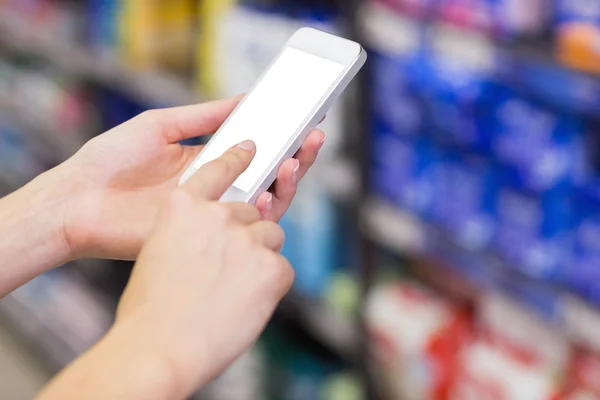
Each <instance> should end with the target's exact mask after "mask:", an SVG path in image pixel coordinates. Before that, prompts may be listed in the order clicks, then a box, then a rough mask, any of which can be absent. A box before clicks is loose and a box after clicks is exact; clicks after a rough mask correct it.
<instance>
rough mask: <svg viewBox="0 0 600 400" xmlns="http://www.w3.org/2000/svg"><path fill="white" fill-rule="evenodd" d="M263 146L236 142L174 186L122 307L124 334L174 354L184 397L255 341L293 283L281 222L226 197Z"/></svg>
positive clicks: (118, 324) (120, 318)
mask: <svg viewBox="0 0 600 400" xmlns="http://www.w3.org/2000/svg"><path fill="white" fill-rule="evenodd" d="M248 149H249V150H248ZM254 152H255V151H254V149H253V147H251V146H250V147H249V146H248V142H246V143H245V145H243V146H242V147H234V148H232V149H231V150H229V151H228V152H227V153H225V154H224V155H223V156H222V157H221V158H220V159H218V160H216V161H213V162H212V163H209V164H206V165H204V166H203V167H202V168H200V169H199V170H198V172H197V173H196V174H195V175H194V176H193V177H192V178H191V179H190V180H189V181H188V182H187V183H186V184H185V185H184V186H182V187H181V188H178V189H175V190H173V191H172V193H171V194H170V195H169V196H168V199H167V201H166V204H165V206H164V207H163V208H162V209H161V210H160V212H159V215H158V217H157V219H156V223H155V225H154V227H153V229H152V231H151V233H150V236H149V238H148V241H147V243H146V244H145V246H144V248H143V249H142V251H141V253H140V256H139V258H138V261H137V264H136V266H135V267H134V271H133V275H132V277H131V279H130V282H129V285H128V286H127V288H126V290H125V293H124V295H123V297H122V299H121V302H120V304H119V308H118V312H117V320H116V323H115V327H114V330H115V332H118V331H119V330H122V331H127V330H129V331H130V332H136V336H138V337H139V339H138V340H141V336H143V337H144V338H143V340H144V341H146V342H147V343H148V348H149V349H150V350H149V351H153V352H158V354H160V357H162V358H163V359H167V360H169V365H171V366H173V367H174V370H175V371H176V372H175V374H174V375H176V376H178V377H179V379H181V380H180V381H179V384H178V387H180V388H181V387H183V388H184V389H183V390H178V396H177V397H178V398H179V396H181V398H183V397H185V396H186V395H189V394H191V393H192V391H193V390H194V389H196V388H197V387H199V386H200V385H202V384H204V383H206V382H208V381H209V380H211V379H212V378H214V377H215V376H217V375H218V374H219V373H220V372H222V370H223V369H224V368H225V367H226V366H228V365H229V364H230V363H231V362H232V361H233V360H235V359H236V358H237V357H239V356H240V355H241V354H242V353H243V352H245V351H246V350H247V349H248V348H249V347H250V346H251V345H252V343H253V342H254V341H255V340H256V339H257V337H258V336H259V335H260V333H261V331H262V330H263V328H264V326H265V325H266V323H267V322H268V320H269V318H270V316H271V315H272V313H273V311H274V309H275V307H276V305H277V303H278V302H279V301H280V300H281V298H282V297H283V296H284V295H285V293H287V291H288V290H289V288H290V286H291V284H292V281H293V277H294V273H293V270H292V269H291V267H290V265H289V263H288V262H287V261H286V260H285V259H284V258H283V257H282V256H281V255H280V254H279V251H280V249H281V247H282V245H283V232H282V230H281V228H280V227H279V226H278V225H277V224H276V223H274V222H269V221H264V220H261V215H260V212H259V211H258V210H257V209H256V207H254V206H252V205H248V204H223V203H218V202H217V200H218V199H219V198H220V197H221V195H222V194H223V193H224V192H225V190H226V189H227V188H228V187H229V186H230V185H231V184H232V183H233V182H234V181H235V179H236V178H237V177H238V176H239V175H240V174H241V173H242V172H243V171H244V170H245V169H246V168H247V167H248V165H250V161H251V159H252V157H253V155H254ZM155 354H156V353H155Z"/></svg>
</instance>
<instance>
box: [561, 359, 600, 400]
mask: <svg viewBox="0 0 600 400" xmlns="http://www.w3.org/2000/svg"><path fill="white" fill-rule="evenodd" d="M564 399H565V400H600V356H599V355H598V354H595V353H592V352H589V351H587V350H583V349H578V350H576V351H574V354H573V358H572V360H571V365H570V368H569V383H568V387H567V390H566V394H565V396H564Z"/></svg>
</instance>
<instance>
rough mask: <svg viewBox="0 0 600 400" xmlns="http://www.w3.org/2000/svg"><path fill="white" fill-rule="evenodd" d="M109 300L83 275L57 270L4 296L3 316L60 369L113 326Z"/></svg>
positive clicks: (51, 368)
mask: <svg viewBox="0 0 600 400" xmlns="http://www.w3.org/2000/svg"><path fill="white" fill-rule="evenodd" d="M107 304H108V303H106V302H105V301H104V299H103V297H102V296H100V295H99V294H97V293H96V292H94V291H93V290H92V289H91V288H89V286H87V285H86V284H85V283H84V282H83V281H82V280H80V279H77V278H76V277H74V276H70V275H68V274H66V273H65V272H63V271H54V272H52V273H50V274H46V275H43V276H41V277H38V278H36V279H35V280H33V281H31V282H30V283H28V284H27V285H25V286H23V287H21V288H19V289H17V290H15V291H14V292H12V293H10V294H9V295H7V296H6V297H4V298H3V299H2V300H1V301H0V321H1V322H2V326H4V327H6V328H7V329H8V330H9V331H10V332H11V334H12V335H13V336H14V337H15V339H16V340H17V341H19V342H21V343H22V344H23V345H24V346H25V347H26V348H28V349H31V352H32V355H33V356H34V357H35V358H36V359H37V360H38V361H39V363H40V364H41V365H43V366H44V368H46V370H47V372H48V373H49V374H54V373H56V372H58V371H59V370H61V369H62V368H64V367H65V366H66V365H67V364H68V363H69V362H70V361H72V360H73V359H74V358H75V357H77V356H78V355H80V354H81V353H82V352H84V351H85V350H86V349H87V348H88V347H89V346H91V345H92V344H94V343H95V342H96V341H97V340H98V339H99V338H100V337H101V336H102V335H103V334H104V333H105V332H106V331H107V330H108V328H109V326H110V324H111V323H112V319H113V317H112V313H111V312H110V311H109V309H108V307H107Z"/></svg>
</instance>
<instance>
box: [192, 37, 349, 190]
mask: <svg viewBox="0 0 600 400" xmlns="http://www.w3.org/2000/svg"><path fill="white" fill-rule="evenodd" d="M343 71H344V66H343V65H341V64H338V63H335V62H333V61H330V60H327V59H324V58H321V57H318V56H315V55H313V54H310V53H307V52H304V51H301V50H297V49H295V48H292V47H287V48H286V49H285V50H284V52H283V53H282V54H281V56H280V57H279V58H278V59H277V61H276V62H275V63H274V64H273V65H272V67H271V68H270V70H269V71H268V73H267V74H265V75H264V77H263V78H262V79H261V81H260V82H259V83H258V84H257V85H256V87H255V88H254V90H253V91H252V92H251V93H250V94H249V95H248V96H247V98H246V99H245V101H244V103H243V104H242V106H241V107H239V108H238V109H237V110H236V111H235V113H234V114H233V116H232V117H231V118H230V119H229V120H228V121H227V123H226V124H225V125H224V126H223V127H222V128H221V130H220V131H219V132H218V134H217V135H215V137H214V138H213V139H212V140H211V142H210V144H209V145H208V146H207V148H206V149H205V150H204V151H203V152H202V156H201V157H200V159H199V160H198V161H197V162H196V164H195V165H194V167H196V168H199V167H200V166H202V165H203V164H205V163H207V162H210V161H212V160H214V159H216V158H218V157H220V156H221V155H222V154H223V153H224V152H225V151H227V150H228V149H229V148H231V147H233V146H235V145H236V144H238V143H241V142H243V141H244V140H252V141H254V143H255V144H256V156H255V157H254V160H252V163H251V164H250V167H248V169H247V170H246V171H245V172H244V173H243V174H242V175H241V176H240V177H239V178H238V179H237V180H236V181H235V183H234V184H233V185H234V186H235V187H237V188H238V189H240V190H242V191H244V192H249V191H251V190H252V188H253V186H254V185H255V184H256V182H257V181H258V180H259V179H260V178H261V176H262V174H263V173H264V172H265V171H266V170H267V168H269V166H270V164H271V163H272V162H273V160H274V159H275V158H276V157H277V156H278V154H279V153H280V152H281V150H282V149H283V148H284V147H285V146H286V144H287V143H288V142H289V141H290V139H291V138H292V137H294V136H295V135H296V134H297V133H298V131H299V129H300V128H301V126H302V123H303V122H304V121H305V120H306V118H307V117H308V116H309V115H310V114H311V113H312V112H313V110H314V109H315V108H316V107H317V106H318V104H319V103H320V101H321V99H322V98H323V97H324V96H325V95H326V94H327V92H328V91H329V89H330V88H331V87H332V86H333V85H334V84H335V82H336V81H337V79H338V78H339V76H340V75H341V74H342V72H343Z"/></svg>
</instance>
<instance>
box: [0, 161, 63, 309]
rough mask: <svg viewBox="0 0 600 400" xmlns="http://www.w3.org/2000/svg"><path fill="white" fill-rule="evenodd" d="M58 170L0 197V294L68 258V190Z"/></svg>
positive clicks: (0, 295) (60, 263) (4, 293)
mask: <svg viewBox="0 0 600 400" xmlns="http://www.w3.org/2000/svg"><path fill="white" fill-rule="evenodd" d="M59 175H60V174H59V172H58V171H57V170H53V171H50V172H47V173H45V174H42V175H40V176H39V177H37V178H36V179H34V180H33V181H31V182H30V183H28V184H27V185H26V186H24V187H23V188H21V189H19V190H17V191H16V192H14V193H12V194H10V195H8V196H6V197H4V198H2V199H0V297H2V296H4V295H6V294H7V293H8V292H10V291H12V290H14V289H15V288H17V287H19V286H20V285H22V284H23V283H25V282H27V281H29V280H30V279H32V278H33V277H35V276H37V275H39V274H41V273H43V272H45V271H47V270H49V269H51V268H53V267H55V266H58V265H62V264H64V263H65V262H67V261H68V259H69V257H70V246H69V244H68V243H67V241H66V237H65V234H64V216H65V210H66V208H67V207H68V206H69V205H68V202H69V189H68V187H67V185H65V182H64V180H63V179H61V178H60V176H59Z"/></svg>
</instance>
